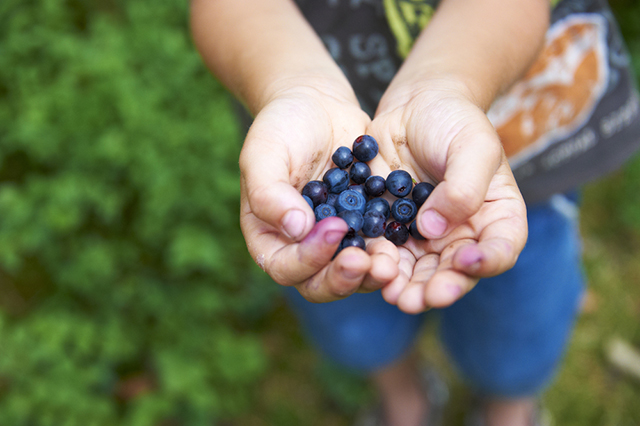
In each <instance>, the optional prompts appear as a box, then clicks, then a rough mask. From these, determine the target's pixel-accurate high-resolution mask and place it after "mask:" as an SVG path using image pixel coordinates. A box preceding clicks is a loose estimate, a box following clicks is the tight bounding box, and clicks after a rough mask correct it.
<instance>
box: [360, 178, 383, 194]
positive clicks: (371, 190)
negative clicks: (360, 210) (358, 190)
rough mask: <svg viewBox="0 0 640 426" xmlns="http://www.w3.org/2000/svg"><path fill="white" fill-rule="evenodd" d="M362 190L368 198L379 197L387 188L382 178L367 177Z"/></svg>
mask: <svg viewBox="0 0 640 426" xmlns="http://www.w3.org/2000/svg"><path fill="white" fill-rule="evenodd" d="M364 190H365V191H367V194H369V196H370V197H380V196H381V195H382V194H384V192H385V191H386V190H387V186H386V184H385V180H384V178H383V177H382V176H369V177H368V178H367V180H365V181H364Z"/></svg>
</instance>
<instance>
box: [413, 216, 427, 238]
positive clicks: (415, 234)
mask: <svg viewBox="0 0 640 426" xmlns="http://www.w3.org/2000/svg"><path fill="white" fill-rule="evenodd" d="M409 234H411V236H412V237H413V238H415V239H416V240H426V238H425V237H423V236H422V234H421V233H420V231H418V222H416V221H413V222H411V225H409Z"/></svg>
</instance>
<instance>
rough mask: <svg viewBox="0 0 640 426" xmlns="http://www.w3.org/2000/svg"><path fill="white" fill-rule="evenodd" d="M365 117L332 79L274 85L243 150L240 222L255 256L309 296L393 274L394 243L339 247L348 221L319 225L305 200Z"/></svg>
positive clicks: (331, 296) (330, 294)
mask: <svg viewBox="0 0 640 426" xmlns="http://www.w3.org/2000/svg"><path fill="white" fill-rule="evenodd" d="M369 122H370V118H369V117H368V116H367V115H366V114H365V113H364V112H363V111H362V110H361V108H360V106H359V105H358V102H357V100H356V98H355V95H353V94H352V93H350V94H347V95H346V96H345V95H343V94H341V93H340V92H339V91H337V90H334V88H333V87H332V86H331V85H330V84H322V82H320V84H315V85H312V84H305V85H296V86H295V89H286V90H281V91H278V92H277V94H276V95H275V96H274V97H273V98H272V99H270V100H269V101H268V102H267V103H266V104H265V107H263V108H262V109H261V110H260V112H259V113H258V114H257V116H256V118H255V120H254V122H253V124H252V126H251V128H250V130H249V133H248V135H247V137H246V139H245V142H244V145H243V148H242V152H241V155H240V172H241V212H240V224H241V227H242V232H243V235H244V237H245V241H246V244H247V248H248V249H249V252H250V253H251V256H252V257H253V259H254V260H255V262H256V263H257V264H258V265H259V266H260V267H261V268H262V269H264V270H265V271H266V272H267V273H268V274H269V276H271V278H273V280H274V281H276V282H277V283H279V284H281V285H286V286H295V287H296V288H297V289H298V291H299V292H300V294H301V295H302V296H303V297H305V298H306V299H307V300H309V301H312V302H328V301H332V300H337V299H341V298H344V297H347V296H348V295H350V294H352V293H354V292H358V291H359V292H368V291H374V290H377V289H379V288H382V287H383V286H384V285H386V284H388V283H390V282H391V281H393V280H394V279H395V278H396V277H397V275H398V271H399V270H398V263H399V261H400V257H399V254H398V250H397V248H396V247H395V246H394V245H393V244H392V243H390V242H389V241H386V240H376V241H371V242H369V244H368V245H367V251H366V252H365V251H363V250H360V249H357V248H347V249H344V250H342V251H341V252H340V253H339V255H338V256H336V257H335V259H333V260H332V257H333V255H334V253H335V252H336V250H337V248H338V245H339V244H340V241H341V240H342V238H343V236H344V235H345V234H346V232H347V230H348V227H347V224H346V222H344V221H343V220H341V219H338V218H328V219H325V220H323V221H321V222H319V223H318V224H316V223H315V216H314V213H313V211H312V209H311V208H310V207H309V205H308V204H307V203H306V201H305V200H304V199H303V198H302V195H301V190H302V187H303V186H304V185H305V184H306V183H307V182H309V181H311V180H322V176H323V175H324V172H325V171H326V170H327V169H329V168H330V167H333V165H332V162H331V155H332V154H333V152H334V151H335V150H336V149H337V148H338V147H340V146H348V147H351V145H352V143H353V141H354V139H355V138H356V137H357V136H359V135H361V134H364V133H365V129H366V127H367V125H368V124H369Z"/></svg>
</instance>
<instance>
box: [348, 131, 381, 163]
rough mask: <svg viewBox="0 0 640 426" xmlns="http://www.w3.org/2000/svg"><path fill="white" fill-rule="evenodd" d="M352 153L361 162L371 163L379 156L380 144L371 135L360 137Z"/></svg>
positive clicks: (354, 144) (354, 143)
mask: <svg viewBox="0 0 640 426" xmlns="http://www.w3.org/2000/svg"><path fill="white" fill-rule="evenodd" d="M352 151H353V156H354V157H356V158H357V159H358V160H359V161H364V162H367V161H371V160H373V159H374V158H375V156H376V155H378V142H376V140H375V139H374V138H372V137H371V136H369V135H362V136H358V137H357V138H356V140H355V141H354V142H353V150H352Z"/></svg>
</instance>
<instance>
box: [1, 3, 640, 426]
mask: <svg viewBox="0 0 640 426" xmlns="http://www.w3.org/2000/svg"><path fill="white" fill-rule="evenodd" d="M187 3H188V2H186V1H184V0H164V1H157V2H147V1H142V0H127V1H125V0H93V1H90V0H2V1H0V425H2V426H75V425H78V426H112V425H121V426H212V425H225V426H236V425H237V426H249V425H252V426H253V425H255V426H258V425H277V426H289V425H291V426H293V425H337V426H340V425H345V426H346V425H349V424H350V422H351V421H352V419H353V417H354V415H355V414H356V413H357V412H358V410H360V409H361V408H362V407H363V406H366V405H368V404H372V403H374V402H375V399H374V396H373V395H372V393H371V391H370V389H369V388H368V386H367V383H366V381H364V379H363V378H361V377H357V376H353V375H351V374H350V373H348V372H345V371H341V370H339V369H338V368H336V367H335V366H332V365H329V364H327V363H325V362H323V361H321V360H320V359H318V357H317V355H316V353H315V352H314V351H313V349H312V348H310V347H309V346H308V344H307V343H306V342H305V340H304V339H303V337H302V336H301V334H300V330H299V329H298V327H297V325H296V322H295V320H294V318H293V317H292V315H291V313H290V312H289V311H288V309H287V308H286V306H284V304H283V303H282V300H281V299H280V297H279V293H278V288H277V286H276V285H275V284H273V283H272V282H271V281H270V280H269V279H268V278H267V277H266V276H265V275H264V274H263V273H262V272H261V271H260V270H259V269H257V267H256V266H255V265H254V264H253V262H252V261H251V259H250V258H249V256H248V253H247V251H246V249H245V247H244V242H243V239H242V235H241V233H240V230H239V224H238V198H239V181H238V178H239V173H238V166H237V159H238V154H239V150H240V146H241V141H242V133H243V131H244V129H242V128H241V125H240V124H239V122H238V121H237V120H236V117H235V114H234V106H233V103H232V102H231V100H230V98H229V96H228V94H227V93H226V92H225V91H224V89H223V88H222V87H221V86H220V85H219V84H218V83H217V82H216V81H215V79H214V78H213V77H211V75H210V74H209V73H208V71H207V70H206V69H205V67H204V66H203V64H202V62H201V60H200V58H199V56H198V54H197V52H196V50H195V48H194V46H193V44H192V42H191V39H190V35H189V30H188V5H187ZM611 4H612V6H613V7H614V9H615V12H616V15H617V16H618V18H619V20H620V24H621V27H622V30H623V33H624V35H625V37H626V40H627V43H628V46H629V49H630V50H631V53H632V55H633V60H634V66H635V68H636V70H637V72H638V74H639V75H640V5H639V4H638V2H637V1H635V0H612V1H611ZM639 194H640V156H636V157H635V158H634V159H632V160H631V161H630V162H629V163H628V165H627V166H626V167H625V168H624V169H622V170H620V171H618V172H616V173H615V174H613V175H611V176H609V177H607V178H606V179H604V180H602V181H599V182H597V183H593V184H590V185H588V186H587V187H586V188H585V189H584V192H583V209H582V221H581V226H582V229H583V233H584V259H585V272H586V275H587V278H588V283H589V291H588V293H587V295H586V297H585V299H584V303H583V308H582V314H581V317H580V319H579V322H578V324H577V330H576V332H575V334H574V336H573V339H572V344H571V347H570V349H569V351H568V353H567V356H566V358H565V363H564V366H563V368H562V370H561V371H560V372H559V374H558V378H557V382H556V383H555V385H554V386H553V387H552V388H551V389H550V390H549V392H548V394H547V395H546V396H545V403H546V405H547V407H548V408H549V410H550V412H551V413H552V414H553V417H554V418H555V424H556V425H564V426H590V425H598V426H600V425H602V426H632V425H640V404H638V402H639V401H640V378H638V377H635V376H634V375H633V374H628V373H626V372H624V370H623V369H621V368H620V367H619V366H616V363H612V362H611V359H610V358H611V357H610V356H609V355H608V354H609V348H610V346H609V345H610V343H611V341H612V339H614V338H617V339H621V341H623V342H625V343H626V344H628V345H631V350H637V349H638V348H640V195H639ZM435 328H436V327H435V324H433V323H432V324H430V325H429V326H427V328H426V329H425V331H424V337H423V338H422V339H421V341H420V344H419V351H420V352H421V354H422V355H423V356H424V357H425V358H426V359H428V360H429V361H430V362H432V363H434V364H436V365H438V366H439V367H440V368H441V369H442V370H443V371H444V372H445V374H446V377H447V379H448V381H449V383H450V384H451V387H452V403H451V404H450V407H449V411H448V413H447V416H448V420H449V423H448V424H450V425H452V426H455V425H461V424H462V420H461V419H462V417H463V415H464V412H465V410H466V409H467V403H468V402H469V400H470V398H471V396H470V395H469V394H468V393H467V391H466V390H465V388H464V387H463V386H462V384H461V383H460V382H459V379H458V378H457V377H456V375H455V373H454V372H453V371H452V370H451V368H450V366H449V365H448V364H447V361H446V358H445V357H444V356H443V354H442V353H441V352H440V349H439V346H438V343H437V338H436V334H435ZM632 364H633V363H632Z"/></svg>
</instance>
